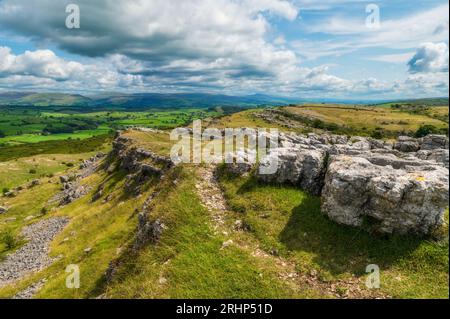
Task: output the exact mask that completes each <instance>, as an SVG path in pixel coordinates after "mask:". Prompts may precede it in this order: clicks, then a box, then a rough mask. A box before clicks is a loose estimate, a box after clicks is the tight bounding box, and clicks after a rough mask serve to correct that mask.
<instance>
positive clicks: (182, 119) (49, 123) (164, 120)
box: [0, 107, 221, 145]
mask: <svg viewBox="0 0 450 319" xmlns="http://www.w3.org/2000/svg"><path fill="white" fill-rule="evenodd" d="M220 114H221V112H220V111H216V110H207V109H196V108H190V109H183V110H148V111H136V112H134V111H102V112H84V113H83V112H81V111H80V110H79V111H77V112H75V111H73V110H66V109H65V108H63V107H61V108H60V109H59V110H58V109H54V108H52V109H51V108H44V107H43V108H41V109H39V108H24V107H22V108H20V109H15V108H7V107H0V115H1V119H0V145H1V144H6V145H16V144H21V143H38V142H43V141H54V140H65V139H68V138H72V139H86V138H89V137H93V136H97V135H103V134H106V133H108V132H109V131H110V130H116V129H124V128H126V127H130V126H140V127H149V128H157V129H171V128H175V127H179V126H184V125H188V124H189V123H190V122H192V120H194V119H203V118H208V117H214V116H218V115H220ZM44 133H45V134H44Z"/></svg>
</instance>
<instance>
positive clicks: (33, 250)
mask: <svg viewBox="0 0 450 319" xmlns="http://www.w3.org/2000/svg"><path fill="white" fill-rule="evenodd" d="M68 222H69V219H68V218H66V217H54V218H49V219H44V220H42V221H40V222H37V223H34V224H32V225H29V226H27V227H25V228H24V229H23V231H22V235H23V236H24V238H25V239H26V240H27V241H28V242H27V243H26V244H25V245H24V246H22V247H21V248H19V249H18V250H16V251H14V252H13V253H11V254H9V255H8V256H7V257H6V259H5V260H4V261H3V262H2V263H0V288H1V287H3V286H6V285H8V284H11V283H13V282H15V281H17V280H20V279H23V278H24V277H26V276H27V275H30V274H31V273H34V272H36V271H39V270H42V269H44V268H46V267H48V266H49V265H50V264H51V263H52V262H53V259H52V258H50V257H49V255H48V253H49V250H50V243H51V241H52V240H53V238H55V236H56V235H57V234H59V232H61V231H62V230H63V229H64V227H65V226H66V225H67V223H68Z"/></svg>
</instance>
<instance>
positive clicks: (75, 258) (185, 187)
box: [0, 105, 449, 298]
mask: <svg viewBox="0 0 450 319" xmlns="http://www.w3.org/2000/svg"><path fill="white" fill-rule="evenodd" d="M324 109H326V106H323V105H320V106H305V107H295V106H290V107H286V108H284V109H283V110H282V111H283V112H289V113H292V114H294V113H295V112H306V114H307V116H308V117H317V118H318V119H320V120H321V121H323V122H327V121H331V118H332V117H333V118H336V119H337V120H339V121H342V122H341V123H343V125H346V126H347V127H349V128H350V129H352V130H354V131H358V130H360V127H359V126H360V125H362V124H363V122H364V125H374V126H375V125H378V122H379V121H391V122H395V121H402V120H405V121H410V122H408V124H404V125H400V124H398V123H397V124H396V123H389V124H385V125H386V128H385V129H386V130H387V129H388V128H387V127H389V129H392V130H399V128H397V126H399V127H401V128H403V126H408V127H410V128H409V130H413V126H414V125H419V122H420V121H422V119H423V121H427V122H426V123H435V124H436V125H438V124H439V125H442V127H446V123H445V122H442V123H441V122H439V120H438V119H436V118H432V117H427V116H426V115H423V114H409V113H407V112H405V111H402V110H400V111H399V110H392V109H391V108H390V107H389V108H380V109H376V110H373V109H371V108H370V109H366V108H358V109H355V108H353V107H346V108H344V107H342V106H339V107H337V106H328V108H327V109H326V110H329V111H330V112H332V113H327V112H325V111H324ZM264 112H266V111H265V110H259V109H258V110H246V111H244V112H239V113H234V114H231V115H220V116H218V117H214V118H210V119H209V120H207V121H205V122H204V123H203V124H204V127H206V126H210V127H277V128H279V129H280V130H286V131H287V130H291V128H288V127H286V126H285V125H286V122H283V121H280V120H278V121H274V122H272V121H270V120H267V119H264V118H262V117H260V116H259V115H261V114H263V113H264ZM346 113H348V114H346ZM330 114H332V116H331V115H330ZM97 115H100V117H105V116H109V117H111V118H114V119H117V120H119V119H120V120H121V121H122V120H123V121H136V122H139V121H140V120H141V119H145V121H146V120H147V119H148V118H147V115H148V114H145V113H142V114H141V113H138V114H135V115H134V116H135V117H133V115H131V114H123V113H121V112H117V113H114V112H112V113H110V114H109V115H106V114H104V113H100V114H85V116H87V117H90V118H95V117H96V116H97ZM124 115H126V116H128V115H130V116H132V117H130V118H126V119H123V116H124ZM177 115H178V113H177V112H174V114H172V115H171V116H175V118H176V116H177ZM43 116H46V117H50V116H52V117H53V119H60V118H63V119H64V118H66V117H68V118H71V115H67V114H54V113H50V112H48V113H46V114H45V115H43ZM188 116H189V115H188ZM302 116H306V115H304V114H303V113H302ZM327 116H329V117H327ZM355 117H361V118H364V119H365V120H360V121H359V122H358V121H356V120H355ZM172 118H173V117H172ZM183 119H184V117H183ZM419 119H420V120H419ZM294 122H295V121H294V120H293V121H292V123H291V122H289V123H288V124H293V123H294ZM308 123H309V122H301V123H300V125H299V126H298V127H297V129H298V131H299V132H303V131H308V130H315V129H316V128H313V127H308ZM374 123H376V124H374ZM420 123H421V122H420ZM350 124H351V125H350ZM380 125H382V124H380ZM371 127H372V126H371ZM123 135H124V136H125V137H128V138H130V140H131V145H130V146H129V147H130V148H132V147H136V148H143V149H146V150H151V151H152V152H155V153H157V154H159V155H163V156H167V155H168V154H169V152H170V149H171V146H172V145H173V143H174V142H173V141H170V139H169V135H168V134H167V132H160V131H158V132H156V131H152V132H144V131H135V130H129V131H127V132H126V133H124V134H123ZM110 145H111V136H110V135H103V136H96V137H92V138H88V139H86V140H75V139H72V140H60V141H45V142H38V143H24V144H20V145H13V146H6V147H3V148H0V186H2V187H8V188H12V187H16V186H18V185H23V186H25V187H24V189H23V190H22V191H20V192H19V193H18V194H17V196H15V197H5V196H1V195H0V206H2V207H7V208H8V211H7V212H6V213H3V214H0V260H1V259H2V258H6V256H7V255H8V254H10V253H12V252H14V251H16V250H17V249H19V248H20V247H22V246H23V245H24V244H25V242H24V240H23V238H22V237H21V235H20V233H21V230H22V229H23V228H24V227H25V226H27V225H30V224H32V223H36V222H39V221H41V220H44V219H47V218H52V217H57V216H60V217H61V216H65V217H69V218H70V220H69V224H68V225H67V226H66V228H65V229H64V230H63V231H62V232H61V233H59V234H58V235H57V237H56V238H55V239H54V240H53V241H52V244H51V249H50V256H52V257H55V258H56V259H55V260H54V262H53V264H52V265H51V266H49V267H48V268H46V269H43V270H42V271H39V272H37V273H34V274H32V275H30V276H28V277H25V278H23V279H22V280H20V281H17V282H16V283H14V284H12V285H8V286H5V287H1V288H0V297H3V298H8V297H12V296H14V295H15V294H16V293H18V292H21V291H23V290H24V289H26V288H27V287H30V285H33V284H35V283H40V282H43V284H42V288H41V289H40V290H39V291H38V292H37V294H36V295H35V297H36V298H96V297H102V298H389V297H394V298H448V296H449V290H448V279H449V278H448V270H449V265H448V260H449V259H448V258H449V257H448V252H449V250H448V241H447V242H445V241H434V240H432V239H424V238H417V237H412V236H389V237H377V236H373V235H370V234H368V233H365V232H363V231H360V230H358V229H355V228H351V227H346V226H342V225H338V224H336V223H334V222H332V221H330V220H329V219H328V218H327V217H326V216H325V215H323V214H322V213H321V212H320V204H321V203H320V199H319V198H317V197H314V196H311V195H308V194H306V193H305V192H303V191H302V190H300V189H298V188H294V187H288V186H283V187H281V186H274V185H262V184H259V183H258V182H257V181H255V179H254V178H253V177H251V175H249V176H243V177H237V176H234V175H230V174H228V173H226V172H225V171H224V170H223V168H220V167H219V174H218V180H217V181H215V182H214V183H216V184H214V185H212V184H211V181H210V180H209V179H208V175H207V174H206V175H205V172H208V170H211V168H210V167H207V166H205V165H196V166H194V165H182V166H178V167H175V168H171V169H170V170H169V171H167V172H166V173H165V174H164V178H163V179H162V180H161V181H158V180H156V179H150V181H149V182H148V183H144V184H143V188H142V191H141V194H140V195H139V196H134V195H132V194H131V192H130V191H129V190H128V186H127V184H128V182H129V181H130V179H132V178H133V177H132V176H131V175H128V174H129V173H127V172H125V171H124V170H122V169H120V168H117V167H116V168H115V170H111V169H110V170H107V171H106V170H103V169H101V170H98V171H96V172H95V173H93V174H92V175H90V176H88V177H85V178H82V179H81V181H80V183H81V184H82V185H84V186H86V187H88V188H89V192H88V194H87V195H86V196H84V197H82V198H80V199H78V200H75V201H74V202H72V203H70V204H68V205H66V206H58V205H57V202H56V201H55V200H53V198H54V196H55V195H57V194H59V193H60V192H61V183H60V182H59V175H62V174H69V173H76V172H78V165H77V164H78V163H79V162H80V160H82V159H85V158H87V157H89V156H91V155H92V154H94V153H96V152H97V151H99V150H103V151H108V150H109V149H110V147H111V146H110ZM111 167H114V166H111ZM127 175H128V176H127ZM35 178H38V179H40V184H39V185H36V186H34V187H31V188H28V187H26V186H27V185H25V184H28V183H29V181H31V180H32V179H35ZM208 183H209V184H208ZM212 186H214V187H212ZM99 189H102V192H101V195H100V199H98V200H93V199H94V195H95V194H97V193H98V190H99ZM205 192H206V193H205ZM150 197H151V198H152V201H151V202H150V204H148V206H147V210H148V212H149V218H150V220H151V221H155V220H159V221H161V222H162V223H163V225H164V227H163V232H162V235H161V237H160V238H159V240H158V241H157V242H155V243H149V244H147V245H145V246H144V247H142V248H141V249H139V250H137V251H136V250H134V249H133V244H134V242H135V238H136V230H137V225H138V213H139V212H141V211H142V208H143V205H144V203H145V202H146V200H147V199H148V198H150ZM205 198H206V199H205ZM222 201H223V202H224V203H223V206H224V207H225V208H214V207H217V204H218V203H221V202H222ZM211 207H213V209H212V208H211ZM446 219H447V225H448V212H447V214H446ZM443 231H445V232H448V229H447V230H443ZM71 264H76V265H78V266H79V267H80V271H81V286H80V288H79V289H69V288H67V287H66V285H65V280H66V276H67V273H66V272H65V269H66V267H67V265H71ZM369 264H377V265H378V266H379V267H380V269H381V289H375V290H373V289H368V288H366V286H365V280H366V276H367V273H366V266H367V265H369ZM111 265H114V268H111V267H110V266H111ZM108 269H109V270H111V269H114V274H115V275H114V276H113V277H112V279H111V280H109V281H108V280H107V276H106V275H105V273H106V272H107V270H108ZM43 280H44V281H43Z"/></svg>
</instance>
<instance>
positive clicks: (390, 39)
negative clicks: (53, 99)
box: [0, 0, 449, 99]
mask: <svg viewBox="0 0 450 319" xmlns="http://www.w3.org/2000/svg"><path fill="white" fill-rule="evenodd" d="M68 4H77V5H78V6H79V8H80V28H79V29H76V28H75V29H69V28H67V26H66V18H67V16H68V13H66V6H67V5H68ZM369 4H375V5H376V6H377V7H378V8H379V13H380V20H379V22H380V23H379V24H377V23H376V21H377V20H376V11H370V10H369V12H367V11H366V9H367V6H368V5H369ZM448 6H449V5H448V1H442V0H427V1H419V0H379V1H363V0H291V1H289V0H127V1H125V0H123V1H121V0H117V1H111V0H96V1H91V0H70V1H64V0H59V1H55V0H0V90H34V91H65V92H82V93H85V94H86V93H88V94H89V93H95V92H102V91H107V92H111V91H121V92H211V93H226V94H236V95H237V94H253V93H266V94H276V95H286V96H296V97H317V98H321V97H323V98H361V97H364V98H373V99H377V98H397V97H398V98H406V97H425V96H430V97H431V96H448V90H449V89H448V60H449V51H448V37H449V30H448V29H449V24H448V20H449V19H448V9H449V8H448ZM371 8H372V9H371ZM373 8H374V6H369V9H371V10H373Z"/></svg>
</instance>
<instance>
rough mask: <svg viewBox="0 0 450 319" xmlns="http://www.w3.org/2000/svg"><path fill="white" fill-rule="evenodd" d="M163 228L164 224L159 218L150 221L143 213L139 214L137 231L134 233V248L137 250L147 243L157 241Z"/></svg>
mask: <svg viewBox="0 0 450 319" xmlns="http://www.w3.org/2000/svg"><path fill="white" fill-rule="evenodd" d="M163 230H164V224H163V223H162V222H161V221H160V220H159V219H157V220H155V221H153V222H151V221H148V219H147V216H146V215H145V214H142V213H141V214H139V217H138V231H137V234H136V241H135V244H134V249H135V250H138V249H140V248H141V247H143V246H145V245H146V244H147V243H152V244H154V243H157V242H158V241H159V239H160V238H161V235H162V233H163Z"/></svg>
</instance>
